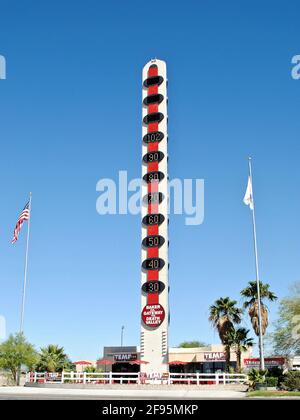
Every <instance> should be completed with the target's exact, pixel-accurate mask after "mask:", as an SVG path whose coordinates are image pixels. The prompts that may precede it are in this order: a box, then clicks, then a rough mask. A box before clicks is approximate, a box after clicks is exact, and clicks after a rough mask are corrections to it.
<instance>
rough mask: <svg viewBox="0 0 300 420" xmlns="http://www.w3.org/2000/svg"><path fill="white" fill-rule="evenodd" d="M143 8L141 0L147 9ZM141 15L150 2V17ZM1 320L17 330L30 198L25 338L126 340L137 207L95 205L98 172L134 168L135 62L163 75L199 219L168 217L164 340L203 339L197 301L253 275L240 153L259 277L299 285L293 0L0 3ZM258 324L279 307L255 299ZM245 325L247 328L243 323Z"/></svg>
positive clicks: (94, 342) (76, 346) (175, 163)
mask: <svg viewBox="0 0 300 420" xmlns="http://www.w3.org/2000/svg"><path fill="white" fill-rule="evenodd" d="M153 4H154V3H153ZM151 9H152V10H151ZM0 10H1V14H0V54H2V55H4V56H5V57H6V60H7V80H5V81H4V80H0V139H1V154H0V168H1V169H0V171H1V195H2V204H1V224H0V261H1V264H0V282H1V293H0V314H2V315H4V316H5V317H6V319H7V327H8V332H9V333H10V332H15V331H16V330H17V329H18V326H19V308H20V298H21V282H22V276H23V264H24V245H25V244H24V240H25V230H23V232H22V233H21V236H20V240H19V242H18V243H17V244H16V245H15V246H12V245H11V244H10V240H11V236H12V231H13V228H14V225H15V222H16V219H17V216H18V214H19V212H20V210H21V209H22V206H24V204H25V202H26V198H27V193H28V192H29V191H30V190H32V192H33V207H32V231H31V233H32V236H31V243H30V267H29V288H28V296H27V297H28V299H27V307H26V320H25V332H26V335H27V337H28V339H29V340H30V341H32V342H33V343H35V344H36V346H37V347H38V346H42V345H46V344H49V343H58V344H60V345H63V346H64V347H65V348H66V350H67V352H68V353H69V354H70V356H71V357H72V358H73V359H78V358H95V357H97V356H99V355H100V354H101V351H102V347H103V345H118V344H119V342H120V329H121V326H122V325H125V344H127V345H132V344H139V322H140V218H139V217H138V216H130V215H128V216H99V215H98V214H97V212H96V210H95V204H96V199H97V197H98V193H97V192H96V183H97V181H98V180H99V179H100V178H104V177H105V178H117V175H118V171H119V170H121V169H123V170H128V172H129V176H130V177H134V178H135V177H138V176H140V164H141V162H140V158H141V70H142V67H143V65H144V64H145V63H146V62H147V61H148V60H149V59H151V58H153V57H157V58H160V59H163V60H165V61H166V62H167V65H168V76H169V77H168V78H169V138H170V141H169V156H170V160H169V162H170V166H169V171H170V177H171V178H174V177H178V178H204V179H205V221H204V224H203V225H200V226H196V227H194V226H185V224H184V218H183V216H171V220H170V263H171V267H170V285H171V294H170V305H171V326H170V344H171V345H177V344H178V343H180V342H181V341H183V340H190V339H200V340H204V341H206V342H209V343H210V342H218V337H217V335H216V334H215V333H214V332H213V330H212V328H211V326H210V325H209V323H208V321H207V317H208V307H209V305H210V304H211V303H212V302H213V301H214V300H215V299H216V298H218V297H220V296H227V295H229V296H230V297H232V298H236V299H237V300H238V301H239V302H240V299H239V291H240V289H241V288H243V287H244V286H245V285H246V283H247V282H248V281H249V280H252V279H254V260H253V244H252V236H251V235H252V231H251V218H250V217H251V215H250V211H249V210H248V209H247V208H246V207H245V206H244V205H243V203H242V198H243V195H244V192H245V188H246V183H247V156H248V155H249V154H251V155H252V156H253V159H254V182H255V191H256V203H257V225H258V226H257V228H258V241H259V251H260V258H261V275H262V280H263V281H265V282H269V283H270V284H271V285H272V290H274V291H275V292H276V293H277V294H278V296H279V297H280V298H282V297H283V296H285V295H286V294H287V293H288V286H289V285H290V284H291V283H293V282H295V281H297V280H299V277H300V265H299V250H300V236H299V231H300V223H299V214H300V193H299V182H300V167H299V157H300V156H299V152H300V148H299V135H300V118H299V109H300V80H299V81H296V80H293V79H292V78H291V74H290V73H291V68H292V65H291V58H292V56H293V55H295V54H300V43H299V12H300V6H299V3H298V2H296V1H289V2H286V1H283V0H282V1H276V0H272V1H264V2H261V1H257V0H254V1H243V2H241V1H230V0H229V1H227V2H224V1H221V0H219V1H203V0H202V1H200V0H197V1H196V0H195V1H191V0H187V1H185V2H179V1H174V0H173V1H162V2H160V3H159V4H158V3H155V4H154V5H153V6H151V5H150V3H148V4H147V6H146V3H143V2H141V1H132V0H128V1H123V0H122V1H116V0H114V1H110V2H100V1H96V0H86V1H82V0H80V1H78V0H77V1H66V0H65V1H58V0H53V1H47V2H45V1H44V2H40V1H37V0H35V1H34V0H32V1H29V0H24V1H22V2H16V1H4V0H1V1H0ZM269 307H270V310H271V315H270V316H271V319H272V320H274V319H275V318H276V310H277V305H273V304H272V305H270V306H269ZM246 324H247V325H249V322H248V321H247V323H246Z"/></svg>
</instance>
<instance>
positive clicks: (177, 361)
mask: <svg viewBox="0 0 300 420" xmlns="http://www.w3.org/2000/svg"><path fill="white" fill-rule="evenodd" d="M187 364H188V362H181V361H180V360H174V361H173V362H169V363H168V365H187Z"/></svg>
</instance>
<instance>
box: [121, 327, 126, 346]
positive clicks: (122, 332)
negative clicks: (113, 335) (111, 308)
mask: <svg viewBox="0 0 300 420" xmlns="http://www.w3.org/2000/svg"><path fill="white" fill-rule="evenodd" d="M124 329H125V327H124V325H122V327H121V347H123V337H124Z"/></svg>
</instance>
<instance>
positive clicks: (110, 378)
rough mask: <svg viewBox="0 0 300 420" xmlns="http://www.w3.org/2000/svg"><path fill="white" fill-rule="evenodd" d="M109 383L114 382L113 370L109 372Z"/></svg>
mask: <svg viewBox="0 0 300 420" xmlns="http://www.w3.org/2000/svg"><path fill="white" fill-rule="evenodd" d="M109 384H110V385H111V384H112V372H111V371H110V372H109Z"/></svg>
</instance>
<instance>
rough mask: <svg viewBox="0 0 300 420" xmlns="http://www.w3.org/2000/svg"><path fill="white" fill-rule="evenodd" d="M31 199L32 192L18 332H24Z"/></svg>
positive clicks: (30, 198)
mask: <svg viewBox="0 0 300 420" xmlns="http://www.w3.org/2000/svg"><path fill="white" fill-rule="evenodd" d="M31 200H32V193H29V219H28V227H27V239H26V253H25V268H24V283H23V293H22V307H21V323H20V333H21V334H23V332H24V312H25V298H26V286H27V268H28V247H29V234H30V220H31Z"/></svg>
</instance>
